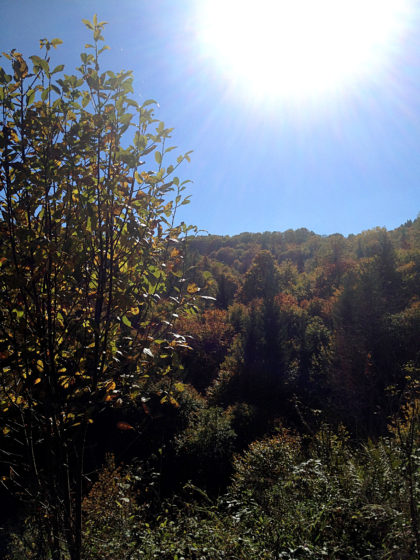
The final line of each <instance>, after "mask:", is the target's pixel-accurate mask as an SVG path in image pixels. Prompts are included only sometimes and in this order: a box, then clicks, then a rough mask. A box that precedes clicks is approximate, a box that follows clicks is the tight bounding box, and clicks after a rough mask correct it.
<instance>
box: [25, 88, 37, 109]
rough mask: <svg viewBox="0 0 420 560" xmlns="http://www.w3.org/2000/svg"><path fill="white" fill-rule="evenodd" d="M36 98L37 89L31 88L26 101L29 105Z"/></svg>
mask: <svg viewBox="0 0 420 560" xmlns="http://www.w3.org/2000/svg"><path fill="white" fill-rule="evenodd" d="M34 99H35V90H34V89H30V90H29V91H28V93H27V94H26V103H27V105H31V104H32V103H33V100H34Z"/></svg>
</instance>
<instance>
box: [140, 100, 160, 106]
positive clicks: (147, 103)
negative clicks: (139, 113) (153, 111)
mask: <svg viewBox="0 0 420 560" xmlns="http://www.w3.org/2000/svg"><path fill="white" fill-rule="evenodd" d="M152 104H153V105H157V101H155V100H154V99H146V101H144V102H143V103H142V107H147V105H152Z"/></svg>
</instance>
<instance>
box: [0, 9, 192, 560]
mask: <svg viewBox="0 0 420 560" xmlns="http://www.w3.org/2000/svg"><path fill="white" fill-rule="evenodd" d="M85 24H86V26H87V27H88V28H89V29H90V30H91V31H92V34H93V44H92V45H86V49H87V50H86V52H83V53H82V54H81V66H80V67H79V68H78V69H77V74H76V75H71V74H70V75H68V74H64V75H63V66H62V65H59V66H56V67H55V68H52V67H50V63H51V57H50V54H51V49H52V48H55V47H56V46H57V45H59V44H60V43H61V41H60V40H59V39H53V40H52V41H47V40H42V41H41V48H43V50H44V54H45V56H44V58H40V57H38V56H32V57H30V62H29V61H27V60H25V59H24V58H23V56H22V54H21V53H19V52H17V51H15V50H13V51H11V52H10V53H9V54H8V53H4V56H5V57H6V59H7V60H8V62H9V63H10V66H11V70H7V68H6V69H0V86H1V87H0V104H1V126H2V130H1V133H0V150H1V168H0V177H1V191H0V209H1V221H0V235H1V238H2V243H1V244H0V265H1V283H0V294H1V306H0V325H1V326H0V360H1V388H0V400H1V409H2V419H1V422H2V430H3V440H2V448H3V450H4V452H5V453H7V456H8V458H9V460H10V461H9V462H10V473H11V475H12V476H11V477H10V479H9V481H8V485H9V486H10V487H12V488H14V489H15V490H17V492H18V493H19V494H20V496H21V497H22V498H24V499H25V500H28V501H29V503H30V504H32V514H33V515H34V516H35V519H37V520H38V522H39V530H40V535H43V536H44V542H43V543H42V547H43V549H44V550H45V554H47V550H50V551H51V554H52V557H53V558H54V559H56V558H57V559H58V558H61V555H62V554H63V553H64V549H66V548H67V549H68V551H69V554H70V556H71V558H72V559H77V558H79V557H80V550H81V534H82V533H81V499H82V493H83V471H84V466H83V465H84V449H85V443H86V441H87V440H88V439H89V426H90V424H91V423H92V422H94V421H95V419H96V418H97V416H98V414H99V413H100V412H101V410H103V409H104V408H107V407H110V406H114V405H117V406H121V405H122V404H123V403H124V402H125V400H127V399H130V397H131V394H132V392H133V391H134V392H135V393H136V394H137V393H138V391H139V390H141V388H142V386H143V385H144V384H145V383H147V379H148V378H149V376H150V375H152V374H159V373H162V374H167V373H168V371H170V370H171V356H172V355H173V353H174V351H175V350H176V348H178V347H182V346H186V342H185V339H184V338H183V337H182V336H180V335H178V334H176V332H175V327H174V325H173V320H174V318H175V317H176V315H177V314H178V313H179V312H180V311H181V312H182V309H183V308H185V306H186V305H193V303H194V298H195V296H196V293H197V291H198V288H197V287H196V286H195V285H187V284H184V282H183V265H182V254H181V250H182V243H181V242H180V239H181V238H182V235H186V234H187V233H188V231H189V228H187V227H186V226H185V225H184V224H182V223H181V224H177V223H176V221H175V215H176V211H177V209H178V208H179V207H180V206H181V205H183V204H186V203H187V202H188V197H184V190H185V183H180V181H179V179H178V178H177V177H175V176H173V172H174V171H175V169H176V167H178V165H179V164H180V163H181V162H182V161H183V160H184V159H186V160H188V159H189V156H188V154H185V156H179V157H178V158H177V159H176V161H174V162H172V163H170V164H169V165H168V166H167V167H164V166H163V163H164V160H166V159H167V158H168V157H169V158H171V155H169V152H171V151H172V150H173V147H172V146H168V141H169V139H170V134H171V130H172V129H170V128H166V127H165V125H164V123H162V122H158V121H156V120H155V119H154V115H153V106H154V102H153V101H152V100H148V101H145V102H144V103H143V104H141V105H139V104H138V103H137V102H136V101H134V100H133V99H131V98H130V94H131V93H132V91H133V90H132V80H133V78H132V75H131V73H130V72H120V73H117V74H115V73H113V72H112V71H102V69H101V67H100V60H101V54H102V53H103V51H105V50H106V49H107V48H108V47H107V46H101V43H102V41H103V37H102V32H103V28H104V25H105V22H99V21H98V20H97V18H96V16H95V17H94V18H93V21H92V22H89V21H85ZM9 71H10V72H11V73H8V72H9ZM130 133H132V134H130ZM129 138H131V139H132V144H129V143H128V139H129ZM151 156H153V157H151ZM153 168H154V169H153ZM184 286H185V287H184ZM169 398H173V397H172V396H171V395H169V394H167V395H163V396H162V400H165V399H169ZM63 543H65V544H63Z"/></svg>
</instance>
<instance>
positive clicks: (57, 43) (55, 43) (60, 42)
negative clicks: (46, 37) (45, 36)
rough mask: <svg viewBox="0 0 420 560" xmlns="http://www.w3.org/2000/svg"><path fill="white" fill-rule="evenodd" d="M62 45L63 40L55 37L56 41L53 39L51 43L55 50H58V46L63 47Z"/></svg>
mask: <svg viewBox="0 0 420 560" xmlns="http://www.w3.org/2000/svg"><path fill="white" fill-rule="evenodd" d="M62 44H63V41H62V40H61V39H59V38H58V37H55V39H53V40H52V41H51V45H52V46H53V47H54V48H56V47H57V45H62Z"/></svg>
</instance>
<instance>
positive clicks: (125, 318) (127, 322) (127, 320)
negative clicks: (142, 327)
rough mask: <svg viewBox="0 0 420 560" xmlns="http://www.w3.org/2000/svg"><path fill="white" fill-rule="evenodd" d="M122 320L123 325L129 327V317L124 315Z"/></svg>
mask: <svg viewBox="0 0 420 560" xmlns="http://www.w3.org/2000/svg"><path fill="white" fill-rule="evenodd" d="M122 322H123V323H124V325H126V326H127V327H130V328H131V321H130V319H129V318H128V317H126V316H125V315H124V317H123V318H122Z"/></svg>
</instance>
